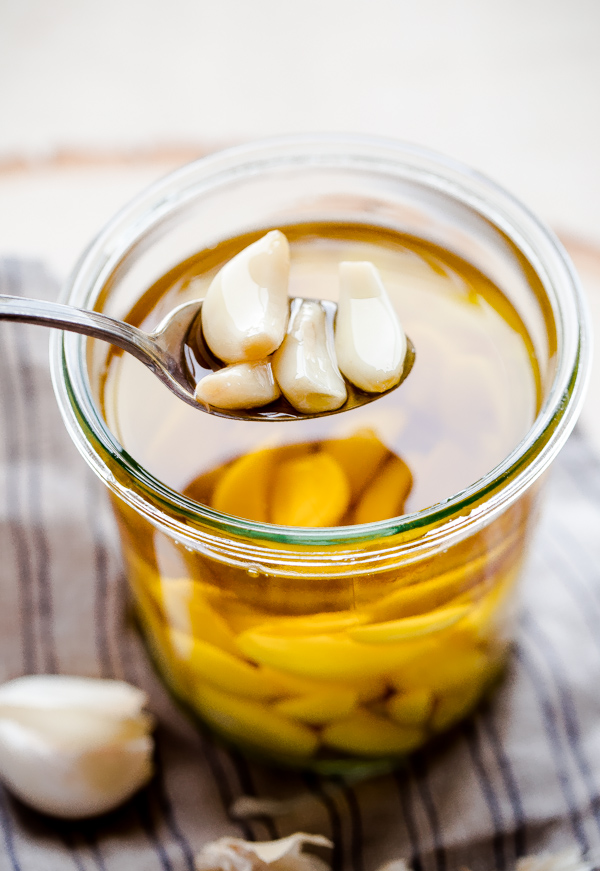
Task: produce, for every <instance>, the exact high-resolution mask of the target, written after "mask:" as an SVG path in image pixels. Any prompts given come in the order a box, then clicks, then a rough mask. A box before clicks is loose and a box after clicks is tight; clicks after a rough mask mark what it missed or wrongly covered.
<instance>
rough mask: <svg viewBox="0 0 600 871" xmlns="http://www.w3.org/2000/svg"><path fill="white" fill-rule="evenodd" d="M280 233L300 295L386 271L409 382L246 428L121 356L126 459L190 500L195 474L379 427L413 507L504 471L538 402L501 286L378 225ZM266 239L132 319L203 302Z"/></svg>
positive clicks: (244, 241) (533, 372) (206, 263)
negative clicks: (362, 272) (349, 272)
mask: <svg viewBox="0 0 600 871" xmlns="http://www.w3.org/2000/svg"><path fill="white" fill-rule="evenodd" d="M280 229H282V230H283V232H285V234H286V235H287V237H288V239H289V241H290V245H291V272H290V286H289V294H290V296H305V297H309V298H313V299H314V298H323V299H332V300H335V299H336V296H337V287H338V263H339V262H340V261H344V260H345V261H347V260H360V261H364V260H370V261H372V262H373V263H374V264H375V266H376V267H377V268H378V269H379V270H380V272H381V276H382V279H383V282H384V284H385V286H386V289H387V291H388V293H389V295H390V297H391V299H392V302H393V304H394V306H395V308H396V310H397V312H398V315H399V317H400V321H401V323H402V326H403V328H404V329H405V331H406V333H407V334H408V335H409V336H410V338H411V339H412V341H413V343H414V345H415V348H416V353H417V357H416V362H415V365H414V367H413V371H412V372H411V374H410V376H409V377H408V379H407V380H406V382H405V383H404V384H403V385H402V386H401V387H400V388H399V389H398V390H397V391H395V392H393V393H391V394H390V395H389V396H387V397H384V398H382V399H379V400H377V401H376V402H374V403H372V404H371V405H368V406H365V407H364V408H361V409H356V410H354V411H350V412H348V413H347V414H342V415H339V416H334V417H332V418H329V419H323V418H321V419H317V420H306V421H298V422H295V423H292V422H285V423H277V422H268V423H264V422H261V423H239V422H232V421H227V420H225V419H222V418H217V417H211V416H209V415H206V414H203V413H198V411H195V410H194V409H192V408H189V407H187V406H186V405H185V404H184V403H182V402H181V401H180V400H178V399H177V398H176V397H174V396H172V395H171V394H170V393H169V391H168V390H167V389H166V388H165V387H163V385H161V384H160V383H159V382H158V381H157V379H155V378H154V377H153V376H152V374H151V373H149V372H148V371H146V370H145V368H144V367H143V366H142V365H141V364H140V363H138V362H137V361H136V360H135V359H134V358H132V357H131V356H129V355H126V354H120V353H112V354H111V356H110V359H109V365H108V370H107V376H106V381H105V385H104V414H105V417H106V420H107V423H108V424H109V426H110V428H111V429H112V430H113V432H114V433H115V435H116V436H117V438H118V439H119V441H120V442H121V444H122V445H123V447H124V448H125V449H126V450H127V451H128V453H129V454H131V455H132V456H133V457H134V458H135V459H136V460H137V461H138V462H139V463H141V464H143V465H144V466H145V467H146V468H147V469H148V470H149V471H150V472H151V473H152V474H154V475H155V476H156V477H157V478H159V479H160V480H162V481H163V482H165V483H166V484H167V485H169V486H171V487H173V488H174V489H176V490H179V491H182V492H183V491H185V490H187V489H188V488H190V487H192V489H191V490H190V491H189V492H193V482H194V481H195V480H196V479H198V478H201V477H202V476H204V475H206V474H207V473H208V472H210V471H211V470H213V469H215V468H216V467H218V466H222V465H223V464H224V463H227V462H229V461H231V460H232V459H234V458H236V457H239V456H241V455H243V454H247V453H248V452H251V451H255V450H257V449H261V448H268V447H279V446H282V445H286V444H295V443H307V442H310V441H319V440H323V439H332V438H343V437H346V436H349V435H351V434H352V433H355V432H356V431H357V430H359V429H361V428H369V429H370V430H372V431H373V432H375V433H376V435H377V437H378V438H379V439H380V440H381V441H382V442H383V443H384V444H385V445H386V446H387V447H388V448H389V449H390V450H391V451H392V452H393V453H394V454H397V455H398V456H400V457H402V459H403V460H404V461H405V462H406V463H407V464H408V466H409V468H410V471H411V473H412V477H413V486H412V489H411V491H410V494H409V497H408V500H407V502H406V504H405V506H404V510H405V511H407V512H412V511H417V510H420V509H422V508H426V507H428V506H430V505H433V504H436V503H438V502H441V501H443V500H445V499H447V498H449V497H451V496H452V495H454V494H456V493H457V492H459V491H461V490H463V489H464V488H466V487H468V486H469V485H471V484H472V483H474V482H475V481H476V480H478V479H479V478H480V477H482V476H483V475H485V474H486V473H487V472H489V471H490V470H491V469H492V468H493V467H494V466H496V465H497V464H498V463H499V462H501V461H502V460H503V459H504V458H505V457H506V456H507V454H508V453H510V451H511V450H512V449H513V448H514V447H515V446H516V445H517V444H518V443H519V441H520V440H521V439H522V438H523V437H524V435H525V434H526V432H527V430H528V429H529V427H530V425H531V423H532V421H533V419H534V417H535V414H536V412H537V408H538V404H539V375H538V370H537V365H536V361H535V358H534V356H533V352H532V348H531V342H530V340H529V337H528V336H527V333H526V331H525V329H524V327H523V325H522V323H521V321H520V319H519V317H518V315H517V314H516V312H515V311H514V309H513V308H512V307H511V306H510V305H509V303H508V301H507V300H506V298H505V297H504V296H503V294H502V293H501V291H500V290H499V289H498V288H497V287H496V286H495V285H494V284H492V283H491V282H490V281H489V280H488V279H487V278H486V277H485V276H483V275H482V274H481V273H479V272H478V271H477V270H475V269H473V268H472V267H471V266H469V265H468V264H467V263H465V262H464V261H463V260H460V259H459V258H457V257H454V256H453V255H451V254H449V253H448V252H445V251H443V250H442V249H440V248H437V247H435V246H433V245H430V244H428V243H423V242H421V241H418V240H415V239H413V238H412V237H407V236H402V235H400V234H394V233H391V232H388V231H384V230H381V229H380V228H369V227H363V228H357V227H355V226H337V225H308V226H306V225H303V226H299V227H291V228H290V227H287V228H286V227H281V228H280ZM259 235H261V234H260V233H257V234H254V235H246V236H243V237H240V238H238V239H235V240H229V241H228V242H226V243H223V244H222V245H220V246H218V247H217V248H215V249H211V250H210V251H208V252H203V253H200V254H198V255H197V256H196V257H194V258H192V259H191V260H189V261H187V262H186V263H184V264H181V265H180V266H179V267H177V268H176V269H174V270H172V271H171V272H170V273H169V274H168V275H166V276H165V277H164V278H163V279H162V280H161V281H159V282H157V284H156V285H154V286H153V287H152V288H150V289H149V290H148V292H147V294H146V295H145V296H144V297H143V298H142V299H141V300H140V301H139V302H138V304H137V305H136V306H135V308H134V310H133V311H132V312H131V314H130V317H129V318H128V320H129V321H130V322H131V323H134V324H136V325H138V326H141V327H142V328H144V329H148V330H151V329H153V328H154V327H155V326H156V324H157V323H158V322H159V321H160V320H161V319H162V317H163V316H164V315H165V314H167V313H168V312H169V311H170V310H171V309H172V308H174V307H175V306H177V305H179V304H181V303H183V302H187V301H190V300H193V299H199V298H203V296H204V294H205V293H206V290H207V288H208V285H209V284H210V281H211V280H212V278H213V277H214V275H215V274H216V272H217V271H218V270H219V269H220V268H221V266H222V265H223V264H224V263H226V262H227V261H228V260H229V259H230V258H231V257H232V256H233V255H234V254H236V253H237V252H238V251H240V250H241V249H242V248H244V247H245V246H247V245H248V244H249V243H250V242H252V241H253V240H254V239H255V238H257V237H258V236H259ZM198 492H199V491H198Z"/></svg>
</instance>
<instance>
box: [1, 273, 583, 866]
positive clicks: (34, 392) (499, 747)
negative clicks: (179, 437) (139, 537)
mask: <svg viewBox="0 0 600 871" xmlns="http://www.w3.org/2000/svg"><path fill="white" fill-rule="evenodd" d="M0 293H11V294H23V295H27V296H38V297H46V298H53V297H55V296H56V293H57V289H56V286H55V283H54V282H53V281H52V280H51V279H50V277H49V276H48V275H47V274H46V273H45V272H44V270H43V268H42V267H41V266H40V265H38V264H35V263H29V262H24V261H17V260H5V261H3V262H1V263H0ZM47 346H48V337H47V334H46V332H45V331H44V330H43V329H41V328H38V327H30V326H26V325H21V324H8V323H0V349H1V359H0V554H1V560H0V651H1V659H0V680H8V679H10V678H12V677H15V676H17V675H20V674H25V673H30V672H62V673H67V674H83V675H92V676H100V677H109V676H114V677H119V678H124V679H125V680H128V681H130V682H132V683H134V684H137V685H139V686H141V687H143V688H144V689H145V690H146V691H147V692H148V693H149V695H150V698H151V707H152V709H153V711H154V712H155V713H156V715H157V717H158V723H159V726H158V729H157V732H156V739H157V754H156V776H155V778H154V779H153V781H152V782H151V784H150V785H149V786H148V788H147V789H145V790H143V791H142V792H141V793H140V794H139V795H138V796H136V797H135V798H134V799H133V800H131V801H130V802H128V804H127V805H125V806H124V807H122V808H121V809H119V810H118V811H115V812H114V813H113V814H110V815H108V816H106V817H103V818H101V819H98V820H91V821H88V822H84V823H81V822H79V823H76V824H71V823H68V822H57V821H54V820H50V819H47V818H44V817H42V816H40V815H39V814H36V813H34V812H33V811H30V810H28V809H26V808H24V807H23V806H22V805H21V804H19V803H18V802H17V801H15V800H14V799H13V798H12V797H11V796H10V795H9V794H8V793H7V792H5V791H3V790H1V789H0V871H5V869H10V871H30V869H43V871H54V869H56V871H59V869H60V871H63V869H70V868H74V869H77V871H92V869H99V871H120V869H123V871H125V869H126V871H136V869H140V871H141V869H143V871H154V869H160V871H191V869H192V868H193V856H194V854H195V853H196V852H198V851H199V849H200V848H201V846H202V845H203V844H204V843H206V842H207V841H209V840H212V839H214V838H217V837H222V836H224V835H232V836H237V837H244V838H247V839H251V840H254V839H258V840H267V839H271V838H275V837H281V836H284V835H287V834H290V833H291V832H293V831H296V830H299V829H302V830H305V831H311V832H318V833H322V834H324V835H327V836H328V837H330V838H332V840H333V841H334V844H335V847H334V850H333V852H332V856H331V860H332V865H333V867H334V869H336V871H346V869H347V871H375V869H377V868H378V867H379V866H380V865H381V864H383V863H384V862H386V861H390V860H392V859H395V858H399V857H403V858H405V859H406V860H407V861H408V862H409V863H410V864H411V865H412V867H413V868H414V871H455V869H456V871H458V869H461V868H464V867H468V868H470V869H471V871H493V869H498V871H503V869H510V868H512V867H514V863H515V861H516V859H517V858H518V857H519V856H522V855H524V854H527V853H536V852H540V851H543V850H559V849H562V848H564V847H565V846H569V845H575V846H577V847H578V848H579V849H580V850H581V851H583V852H584V853H587V854H588V855H591V856H592V857H597V859H598V860H599V861H600V465H599V463H598V461H597V460H596V459H595V458H594V457H593V456H592V454H591V452H590V450H589V448H588V447H587V445H586V444H585V442H584V440H583V439H582V437H581V436H580V434H578V433H577V432H576V433H575V434H574V436H573V437H572V438H571V439H570V441H569V443H568V445H567V446H566V448H565V449H564V450H563V452H562V454H561V455H560V457H559V459H558V460H557V461H556V463H555V466H554V468H553V471H552V474H551V476H550V479H549V481H548V489H547V498H546V500H545V504H544V508H543V511H542V517H541V522H540V528H539V532H538V534H537V537H536V540H535V542H534V547H533V550H532V554H531V558H530V560H529V563H528V566H527V569H526V572H525V577H524V582H523V585H522V596H523V602H522V611H521V613H522V617H521V621H520V627H519V634H518V640H517V644H516V649H515V655H514V657H513V661H512V666H511V669H510V672H509V674H508V676H507V679H506V681H505V682H504V684H503V685H502V687H501V688H500V689H499V691H498V692H497V693H496V694H495V696H494V697H493V699H492V700H491V701H490V702H489V703H488V704H487V705H486V706H485V707H483V708H482V709H480V710H479V711H478V713H477V714H476V716H475V717H474V718H472V719H471V720H470V721H468V722H467V723H465V724H463V725H461V726H460V727H459V728H457V729H456V730H455V731H454V732H453V733H452V734H451V735H448V736H447V737H446V738H445V739H444V740H443V741H442V742H441V743H440V744H439V746H436V747H435V748H430V749H426V750H424V751H421V752H419V753H417V754H415V756H414V757H413V758H412V759H411V761H410V764H408V765H407V766H406V768H405V769H402V770H400V771H398V772H396V773H395V774H394V775H390V776H386V777H381V778H377V779H375V780H371V781H366V782H363V783H360V784H354V785H348V784H344V783H341V782H337V781H335V780H323V779H321V778H319V777H316V776H314V775H309V774H306V775H302V774H290V773H286V774H285V776H280V775H279V774H277V773H276V772H273V771H269V770H266V769H264V768H261V767H259V766H257V765H255V764H252V763H249V762H248V761H246V760H245V759H244V757H242V756H241V755H239V754H237V753H233V752H229V751H226V750H224V749H223V748H221V747H219V746H217V745H215V744H214V743H213V742H212V740H211V739H210V738H209V737H208V736H207V735H203V734H199V733H198V732H196V731H195V730H194V729H193V728H192V727H191V726H190V725H189V723H188V722H187V721H186V720H185V719H184V718H183V717H182V716H181V714H180V713H179V712H178V711H177V710H176V709H175V708H174V707H173V705H172V704H171V702H170V700H169V698H168V697H167V695H166V693H165V692H164V690H163V689H162V687H161V685H160V683H159V682H158V680H157V679H156V677H155V676H154V674H153V672H152V670H151V668H150V667H149V666H148V663H147V661H146V658H145V656H144V653H143V650H142V648H141V645H140V643H139V640H138V637H137V635H136V632H135V630H134V628H133V626H132V623H131V621H130V617H129V614H128V611H127V601H126V594H125V587H124V582H123V578H122V570H121V563H120V558H119V551H118V543H117V539H116V533H115V529H114V525H113V521H112V517H111V515H110V512H109V510H108V506H107V501H106V498H105V494H104V492H103V488H102V485H101V484H100V483H99V482H97V481H96V480H95V478H94V476H93V474H92V473H91V472H90V471H89V470H88V468H87V466H86V465H85V463H84V462H83V460H81V458H80V457H79V456H78V454H77V452H76V450H75V448H74V447H73V446H72V444H71V442H70V439H69V437H68V436H67V434H66V433H65V431H64V429H63V426H62V422H61V420H60V417H59V414H58V411H57V409H56V406H55V401H54V396H53V394H52V390H51V386H50V378H49V372H48V350H47ZM242 796H249V797H251V798H252V797H254V798H255V799H266V798H271V799H277V800H280V804H278V805H276V806H275V808H274V810H272V812H271V815H267V814H266V813H265V811H264V809H261V808H260V807H259V808H258V809H257V811H256V815H254V816H252V815H249V814H248V813H246V814H245V815H244V816H243V817H242V816H240V815H239V814H238V815H237V816H236V813H235V809H236V807H240V803H239V800H240V797H242ZM236 803H237V805H236ZM246 804H247V803H246Z"/></svg>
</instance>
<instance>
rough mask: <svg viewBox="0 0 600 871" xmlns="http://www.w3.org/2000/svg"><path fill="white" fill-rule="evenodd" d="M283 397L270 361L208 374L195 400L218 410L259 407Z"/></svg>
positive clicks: (259, 361) (241, 364)
mask: <svg viewBox="0 0 600 871" xmlns="http://www.w3.org/2000/svg"><path fill="white" fill-rule="evenodd" d="M280 395H281V391H280V390H279V387H278V385H277V384H276V382H275V378H274V377H273V370H272V368H271V363H270V361H269V360H258V361H257V362H256V363H233V364H232V365H231V366H225V367H224V368H223V369H218V370H217V371H216V372H213V373H212V374H210V375H206V376H205V377H204V378H202V379H201V380H200V381H199V382H198V384H197V385H196V399H197V400H198V402H206V403H207V404H208V405H214V406H215V407H216V408H229V409H239V408H260V407H261V406H263V405H268V403H269V402H273V400H275V399H277V398H278V397H279V396H280Z"/></svg>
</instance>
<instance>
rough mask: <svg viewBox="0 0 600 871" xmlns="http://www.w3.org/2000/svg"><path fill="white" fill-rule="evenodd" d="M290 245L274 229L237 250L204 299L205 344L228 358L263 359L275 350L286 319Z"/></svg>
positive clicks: (221, 357)
mask: <svg viewBox="0 0 600 871" xmlns="http://www.w3.org/2000/svg"><path fill="white" fill-rule="evenodd" d="M289 271H290V249H289V244H288V241H287V239H286V237H285V236H284V235H283V233H282V232H281V231H280V230H272V231H271V232H269V233H267V234H266V236H263V237H262V239H259V240H258V241H257V242H254V243H253V244H252V245H249V246H248V247H247V248H244V250H243V251H240V252H239V254H236V256H235V257H233V258H232V259H231V260H230V261H229V262H228V263H226V264H225V266H223V267H222V269H221V270H220V271H219V272H218V273H217V275H216V276H215V277H214V279H213V280H212V282H211V284H210V287H209V289H208V291H207V294H206V297H205V299H204V302H203V303H202V330H203V333H204V338H205V340H206V344H207V345H208V347H209V348H210V350H211V351H212V352H213V354H214V355H215V356H216V357H218V358H219V359H220V360H223V361H224V362H225V363H242V362H248V361H252V360H262V359H263V358H264V357H268V356H269V354H272V353H273V351H275V350H276V349H277V348H278V347H279V345H280V344H281V342H282V341H283V337H284V335H285V330H286V326H287V321H288V280H289Z"/></svg>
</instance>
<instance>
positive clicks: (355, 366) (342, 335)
mask: <svg viewBox="0 0 600 871" xmlns="http://www.w3.org/2000/svg"><path fill="white" fill-rule="evenodd" d="M339 277H340V297H339V300H338V311H337V317H336V322H335V350H336V354H337V362H338V366H339V367H340V371H341V372H342V373H343V374H344V375H345V376H346V378H347V379H348V381H351V382H352V384H355V385H356V387H359V388H360V389H361V390H365V391H367V392H369V393H382V392H383V391H384V390H389V389H390V388H391V387H393V386H394V385H395V384H397V383H398V381H399V380H400V378H401V376H402V370H403V368H404V359H405V357H406V348H407V342H406V335H405V334H404V331H403V329H402V327H401V326H400V322H399V320H398V317H397V315H396V312H395V311H394V308H393V306H392V304H391V302H390V299H389V297H388V295H387V292H386V289H385V287H384V285H383V281H382V280H381V276H380V274H379V271H378V270H377V268H376V267H375V266H374V265H373V263H370V262H368V261H365V262H362V261H361V262H349V261H346V262H342V263H340V264H339Z"/></svg>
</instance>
